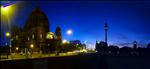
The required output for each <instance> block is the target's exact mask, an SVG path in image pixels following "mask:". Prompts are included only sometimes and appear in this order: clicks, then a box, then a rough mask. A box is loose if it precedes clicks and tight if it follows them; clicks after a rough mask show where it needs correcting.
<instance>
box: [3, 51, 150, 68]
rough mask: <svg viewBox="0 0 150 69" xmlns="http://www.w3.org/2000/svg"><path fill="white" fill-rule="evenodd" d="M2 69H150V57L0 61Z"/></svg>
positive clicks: (89, 57)
mask: <svg viewBox="0 0 150 69" xmlns="http://www.w3.org/2000/svg"><path fill="white" fill-rule="evenodd" d="M0 64H1V65H0V69H150V67H149V64H150V58H149V57H137V56H106V55H100V54H96V53H93V54H85V55H77V56H65V57H48V58H37V59H23V60H9V61H0Z"/></svg>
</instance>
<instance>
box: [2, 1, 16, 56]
mask: <svg viewBox="0 0 150 69" xmlns="http://www.w3.org/2000/svg"><path fill="white" fill-rule="evenodd" d="M14 5H15V2H9V3H8V2H7V1H6V3H5V4H3V5H2V6H1V14H2V15H3V16H4V17H5V18H6V19H4V20H6V22H7V23H6V24H7V25H6V26H7V32H6V33H5V35H6V45H8V42H9V41H8V40H9V39H8V38H9V37H10V25H9V24H10V22H9V19H10V17H11V16H9V15H10V13H11V14H12V12H14V9H15V6H14ZM2 15H1V16H2ZM3 16H2V17H3ZM8 17H9V18H8ZM10 39H11V38H10ZM10 55H11V40H10Z"/></svg>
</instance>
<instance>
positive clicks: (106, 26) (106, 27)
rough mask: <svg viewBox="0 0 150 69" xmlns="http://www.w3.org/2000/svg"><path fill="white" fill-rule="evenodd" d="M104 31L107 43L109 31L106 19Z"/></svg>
mask: <svg viewBox="0 0 150 69" xmlns="http://www.w3.org/2000/svg"><path fill="white" fill-rule="evenodd" d="M104 30H105V42H106V43H107V31H108V25H107V19H105V25H104Z"/></svg>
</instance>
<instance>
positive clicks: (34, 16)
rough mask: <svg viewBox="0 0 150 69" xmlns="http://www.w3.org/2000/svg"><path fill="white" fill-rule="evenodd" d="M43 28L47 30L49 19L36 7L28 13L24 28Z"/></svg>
mask: <svg viewBox="0 0 150 69" xmlns="http://www.w3.org/2000/svg"><path fill="white" fill-rule="evenodd" d="M37 27H39V28H44V31H45V32H48V31H49V21H48V18H47V16H46V15H45V13H44V12H43V11H42V10H41V9H40V8H39V7H36V8H35V9H34V10H33V11H32V13H31V14H30V15H29V18H28V19H27V22H26V24H25V26H24V28H25V29H26V30H31V29H32V28H37Z"/></svg>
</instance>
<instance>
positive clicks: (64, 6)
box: [1, 1, 150, 48]
mask: <svg viewBox="0 0 150 69" xmlns="http://www.w3.org/2000/svg"><path fill="white" fill-rule="evenodd" d="M15 5H16V9H15V10H16V11H15V12H14V13H13V14H12V16H13V17H12V18H11V19H10V23H11V25H13V24H17V25H18V26H19V27H23V26H24V24H25V22H26V20H27V18H28V16H29V15H30V14H31V12H32V10H33V9H34V8H35V7H36V6H40V8H41V10H42V11H43V12H44V13H45V14H46V15H47V17H48V19H49V22H50V31H51V32H55V29H56V27H57V26H60V27H61V29H62V37H63V39H67V40H76V39H77V40H80V41H81V42H84V41H87V42H86V44H87V46H88V48H91V47H95V42H96V40H98V41H103V40H104V23H105V21H106V19H107V22H108V26H109V27H108V43H109V45H118V46H131V44H132V43H133V41H134V40H136V41H137V42H138V44H139V46H141V47H145V45H146V44H147V43H148V42H150V21H149V20H150V1H44V2H29V1H27V2H25V1H21V2H16V4H15ZM4 28H5V25H4V22H3V21H1V45H4V44H5V37H4V36H5V35H4V32H5V30H4ZM68 29H71V30H72V31H73V34H72V35H67V34H66V31H67V30H68Z"/></svg>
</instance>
